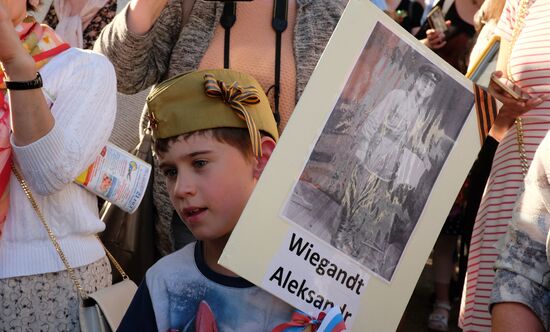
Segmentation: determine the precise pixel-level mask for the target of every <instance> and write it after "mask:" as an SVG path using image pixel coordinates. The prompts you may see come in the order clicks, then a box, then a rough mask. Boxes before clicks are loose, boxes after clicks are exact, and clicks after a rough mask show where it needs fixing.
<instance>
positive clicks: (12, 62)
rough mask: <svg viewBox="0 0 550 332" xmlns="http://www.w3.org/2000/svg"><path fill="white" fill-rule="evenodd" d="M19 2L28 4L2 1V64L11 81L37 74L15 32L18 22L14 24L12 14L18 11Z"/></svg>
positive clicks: (0, 17) (0, 8)
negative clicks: (20, 76) (21, 76)
mask: <svg viewBox="0 0 550 332" xmlns="http://www.w3.org/2000/svg"><path fill="white" fill-rule="evenodd" d="M8 2H9V4H8ZM18 2H20V3H22V5H23V6H25V3H26V2H25V1H22V0H16V1H9V0H0V64H1V65H2V68H3V69H4V70H5V72H6V75H7V76H8V78H10V79H19V78H18V77H17V76H19V74H21V75H23V76H28V75H30V76H32V75H35V74H36V72H33V71H34V60H33V59H32V57H31V56H30V55H28V54H27V52H26V51H25V49H24V48H23V46H21V42H20V41H19V36H18V35H17V33H16V32H15V28H14V23H18V22H13V17H12V15H13V14H12V12H14V11H15V10H17V9H15V7H16V6H19V5H20V4H19V3H18ZM23 8H24V7H23ZM23 16H24V15H23ZM29 70H30V73H29ZM23 78H24V79H25V77H23ZM32 78H33V77H30V79H32Z"/></svg>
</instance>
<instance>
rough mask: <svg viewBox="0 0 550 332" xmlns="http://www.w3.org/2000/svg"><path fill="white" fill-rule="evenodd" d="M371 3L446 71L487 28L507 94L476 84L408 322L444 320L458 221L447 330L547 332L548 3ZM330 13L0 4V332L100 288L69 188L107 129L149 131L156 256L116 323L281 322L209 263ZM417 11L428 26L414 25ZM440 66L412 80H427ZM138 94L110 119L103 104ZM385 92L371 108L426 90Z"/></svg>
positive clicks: (68, 0)
mask: <svg viewBox="0 0 550 332" xmlns="http://www.w3.org/2000/svg"><path fill="white" fill-rule="evenodd" d="M373 2H374V3H375V4H376V5H377V6H378V7H380V9H382V10H384V11H385V12H386V13H388V14H389V15H390V16H391V17H392V18H394V19H395V20H396V21H397V22H398V23H400V24H401V25H402V26H403V27H404V28H405V29H406V30H407V31H408V32H410V33H411V34H413V35H414V36H415V37H416V38H417V39H418V40H419V41H420V43H422V44H423V45H424V46H425V47H427V48H429V49H431V50H433V51H434V52H436V53H437V54H438V55H439V56H440V57H442V58H443V59H444V60H445V61H447V62H448V63H450V64H451V65H452V66H453V67H455V68H456V69H457V70H458V71H460V72H462V73H463V74H465V73H466V72H467V70H468V65H469V64H470V65H471V64H473V63H475V62H476V61H477V59H478V58H479V56H480V55H481V54H482V53H483V50H484V49H485V47H486V45H488V43H489V42H490V41H491V39H492V37H493V36H499V37H500V52H499V55H498V63H497V69H496V72H495V74H494V75H495V76H496V77H497V78H500V79H505V80H507V81H508V82H509V83H510V84H513V85H514V86H515V87H516V88H517V89H520V90H522V91H523V92H524V95H523V96H524V98H523V97H522V98H521V99H516V98H514V97H513V96H511V95H510V94H509V93H508V92H507V91H506V90H505V89H503V88H502V87H501V86H499V85H497V84H495V83H494V82H491V83H490V84H489V87H488V90H489V93H490V94H491V95H492V96H493V97H494V98H496V99H497V100H499V101H500V102H501V103H502V105H501V106H500V109H499V113H498V116H497V117H496V119H495V120H494V122H493V125H492V127H491V129H490V131H489V133H488V136H487V138H486V140H485V142H484V143H483V146H482V148H481V150H480V151H479V156H478V160H477V161H476V163H475V164H474V165H473V166H472V169H471V171H470V174H469V176H468V179H466V181H465V185H464V186H463V190H462V191H461V194H460V195H459V197H457V199H456V201H455V204H454V205H453V208H452V210H451V211H450V213H449V216H448V217H447V220H446V221H445V226H444V227H443V231H442V232H441V234H440V235H439V238H438V240H437V242H436V244H435V247H434V253H433V265H434V294H435V296H434V304H433V311H432V313H431V314H430V316H429V317H426V320H427V323H426V325H427V327H428V328H429V329H431V330H435V331H446V330H447V329H448V328H449V326H448V325H449V322H448V319H449V310H450V309H451V302H452V296H451V287H450V284H451V279H452V278H453V271H454V262H453V256H454V255H455V252H456V250H457V242H459V239H460V241H464V237H462V238H460V236H461V235H464V232H465V231H464V230H465V229H466V230H470V229H471V231H468V234H466V235H467V236H466V238H468V239H470V238H471V240H468V241H467V242H468V248H469V254H468V263H467V265H466V266H464V268H465V269H466V270H465V280H464V286H463V292H462V293H463V294H462V304H461V311H460V319H459V325H460V327H461V328H462V329H463V330H464V331H490V330H495V331H514V330H525V331H545V330H549V329H550V312H549V311H548V308H550V306H549V304H550V292H549V291H548V288H549V284H548V280H547V279H548V275H550V274H549V273H548V272H550V264H549V261H550V259H549V258H550V256H549V255H550V249H549V246H550V240H549V239H550V237H548V235H549V228H550V222H549V220H550V211H549V203H550V191H549V180H548V179H549V175H550V174H549V172H550V166H549V165H548V159H549V158H550V157H549V156H548V154H550V137H549V138H545V137H546V136H547V135H546V134H547V131H548V130H549V129H550V116H549V115H548V114H547V112H548V110H549V109H550V100H549V99H548V98H550V97H549V96H550V95H549V93H550V79H549V77H550V56H549V55H550V37H548V36H550V34H549V33H547V32H548V31H550V21H548V20H547V19H546V12H547V10H548V6H549V5H548V3H547V2H545V1H544V0H484V1H483V0H441V1H439V2H434V1H422V0H402V1H389V0H377V1H373ZM346 3H347V1H346V0H339V1H337V0H288V1H286V0H285V1H281V0H254V1H250V2H249V1H243V2H241V1H203V0H131V1H120V0H43V1H39V0H0V65H1V67H0V144H1V149H0V168H1V169H0V310H1V312H2V313H1V314H0V330H1V331H11V330H13V331H17V330H30V331H39V330H53V331H79V330H80V324H81V323H80V319H79V301H80V300H81V296H82V294H90V293H93V292H95V291H97V290H99V289H102V288H106V287H108V286H110V285H111V284H112V276H111V265H110V263H109V260H108V259H107V256H106V254H105V250H104V247H103V246H102V244H101V241H100V240H99V239H98V237H97V236H96V234H98V233H101V232H102V231H103V230H104V229H105V224H104V223H103V221H102V220H101V219H100V217H99V210H98V201H97V197H96V196H95V195H94V194H93V193H91V192H89V191H88V190H86V189H85V188H83V187H81V186H79V185H77V184H76V183H75V182H74V181H73V180H74V179H75V178H76V177H77V176H78V175H79V174H81V173H82V171H84V170H85V169H86V168H87V167H88V166H89V165H90V164H91V163H92V162H93V161H94V160H95V158H96V156H97V155H99V153H100V152H101V150H102V148H103V147H104V146H105V145H106V144H107V142H108V140H109V138H110V137H111V138H112V137H116V135H117V132H114V133H112V131H113V128H115V129H114V130H115V131H117V130H124V135H122V136H130V137H131V139H132V141H139V139H140V137H142V136H143V133H144V132H145V131H150V133H151V134H152V136H153V139H154V144H153V151H154V154H155V159H154V162H153V165H152V166H153V172H152V173H153V175H152V176H153V183H152V186H153V187H152V190H153V195H152V197H153V206H154V212H155V215H153V216H152V218H153V222H154V224H155V235H154V242H155V243H154V246H155V247H156V249H157V250H158V252H159V254H160V256H163V258H161V259H160V260H159V261H158V262H157V263H155V264H154V265H153V266H152V267H151V268H150V269H149V270H148V271H147V273H146V275H145V276H144V278H143V281H142V280H136V282H141V284H140V286H139V288H138V290H137V293H136V294H135V296H134V298H133V300H132V303H131V304H130V306H129V308H128V311H127V312H126V315H125V316H124V318H123V320H122V322H121V325H120V328H119V329H120V330H121V331H135V330H147V331H157V330H158V331H172V330H174V331H175V330H180V331H187V330H189V329H195V328H196V329H197V330H198V329H200V328H206V327H209V328H212V326H214V327H213V328H215V329H219V330H221V331H242V327H243V326H246V327H247V329H246V330H247V331H271V330H272V329H273V328H275V327H276V326H277V325H278V324H281V323H284V322H286V321H288V320H289V319H290V317H291V315H292V312H293V308H291V307H290V306H289V305H288V304H285V303H284V302H282V301H281V300H279V299H277V298H276V297H275V296H273V295H271V294H269V293H267V292H265V291H263V290H262V289H260V288H258V287H256V286H254V285H253V284H251V283H249V282H248V281H247V280H245V279H243V278H241V277H239V276H238V275H236V274H234V273H233V272H231V271H229V270H227V269H226V268H224V267H223V266H221V265H219V264H218V263H217V262H218V259H219V257H220V255H221V253H222V251H223V248H224V246H225V244H226V243H227V240H228V238H229V235H230V234H231V231H232V230H233V228H234V227H235V225H236V223H237V221H238V219H239V216H240V214H241V212H242V210H243V209H244V206H245V205H246V202H247V200H248V198H249V196H250V195H251V193H252V191H253V189H254V187H255V185H256V183H257V181H258V178H259V177H260V175H261V174H262V171H263V169H264V168H265V166H266V163H267V162H268V160H269V158H270V156H271V153H272V152H273V150H274V149H275V146H276V144H277V141H278V138H279V136H280V135H284V129H285V126H286V124H287V122H288V120H289V118H290V117H291V115H292V112H293V109H294V106H295V105H296V103H297V101H298V100H299V98H300V96H301V94H302V92H303V90H304V88H305V86H306V84H307V82H308V80H309V77H310V75H311V74H312V72H313V69H314V68H315V66H316V64H317V61H318V60H319V58H320V56H321V54H322V52H323V50H324V48H325V46H326V44H327V43H328V40H329V38H330V36H331V34H332V32H333V30H334V29H335V27H336V24H337V23H338V20H339V19H340V16H341V15H342V12H343V10H344V8H345V5H346ZM435 7H439V8H440V9H441V11H442V13H443V15H444V17H445V20H446V21H445V24H446V26H447V28H446V29H445V31H443V30H439V29H436V28H435V27H433V26H431V25H430V24H429V19H428V16H429V15H428V13H430V12H431V10H432V9H433V8H435ZM281 10H282V12H281ZM274 18H275V19H281V20H282V21H283V23H284V24H279V25H277V24H274V23H273V20H274ZM41 23H42V24H41ZM259 41H261V42H259ZM440 75H441V74H440V73H439V72H437V73H432V72H430V71H428V70H425V71H424V73H423V74H422V75H421V76H420V78H422V79H423V80H424V81H425V84H430V85H431V86H432V87H433V86H435V85H436V84H437V81H438V80H439V76H440ZM424 81H422V80H421V79H420V80H419V82H421V83H422V82H424ZM151 87H153V88H152V90H151V92H150V93H149V97H148V98H147V102H146V103H145V104H144V102H143V97H140V98H141V99H139V100H140V102H137V103H136V104H132V107H131V112H130V113H124V117H122V115H121V114H123V112H121V108H122V107H124V105H121V100H126V99H122V98H126V97H122V96H121V95H120V94H121V93H122V94H129V95H133V94H139V93H140V92H142V91H144V90H148V89H150V88H151ZM182 91H185V93H182ZM426 91H427V92H426ZM431 92H433V88H432V89H431V90H429V91H428V90H425V91H424V93H431ZM395 93H397V92H395ZM399 93H402V94H403V95H402V96H400V98H397V99H395V98H394V99H395V100H393V99H391V97H392V96H391V95H388V96H387V98H386V99H387V102H386V103H390V101H391V102H392V103H394V104H395V103H399V102H400V101H399V100H405V101H406V100H409V99H411V98H414V100H413V101H414V102H413V101H411V102H410V103H408V104H407V105H408V106H411V105H412V106H413V107H417V106H418V107H421V104H422V102H423V100H424V99H425V98H426V97H427V96H420V95H419V96H420V97H422V98H420V97H417V96H408V95H407V92H406V91H399ZM117 96H118V97H117ZM525 96H526V97H525ZM117 98H118V105H117ZM388 98H389V99H388ZM407 98H408V99H407ZM386 99H385V100H386ZM411 100H412V99H411ZM224 103H227V104H229V105H231V106H230V107H227V106H226V105H224ZM136 105H137V106H136ZM396 107H397V109H398V108H399V107H403V105H397V106H396ZM117 108H118V111H117ZM199 108H200V109H199ZM394 108H395V107H394ZM383 109H384V108H383V107H382V108H378V109H377V110H379V111H380V110H383ZM176 110H177V111H176ZM181 110H184V111H181ZM198 112H202V113H201V116H197V114H198ZM128 114H130V115H129V116H128V117H126V116H127V115H128ZM373 114H374V113H373ZM411 114H412V113H411ZM372 116H375V117H376V116H378V117H380V118H383V117H384V116H385V115H384V113H383V112H382V113H380V114H374V115H372ZM411 116H412V115H411ZM116 121H118V126H115V122H116ZM138 123H140V125H137V124H138ZM121 128H122V129H121ZM129 128H132V129H131V130H130V129H129ZM405 128H406V127H403V128H400V129H399V130H400V131H403V130H406V129H405ZM119 135H120V133H119ZM377 148H379V149H380V147H377ZM382 148H384V147H382ZM125 149H127V150H128V147H125ZM386 152H387V151H386ZM395 153H396V154H395V158H397V156H398V154H399V151H397V150H396V152H395ZM531 164H532V165H531ZM367 166H368V165H366V166H365V167H367ZM468 166H469V165H467V167H468ZM388 171H389V170H388V169H384V168H383V167H382V168H381V169H378V170H377V172H378V173H377V174H383V173H385V172H388ZM28 190H30V191H31V192H32V195H30V194H28ZM227 193H231V194H230V195H228V194H227ZM30 196H32V197H33V198H31V197H30ZM474 216H475V218H474ZM467 225H470V227H467ZM45 228H46V229H45ZM55 238H57V240H54V239H55ZM341 241H342V243H340V244H339V245H340V246H345V245H346V243H344V242H345V241H346V240H345V239H341ZM57 242H59V245H60V246H61V247H62V248H63V249H62V250H60V249H59V248H56V245H55V243H57ZM60 256H61V259H60ZM66 261H68V262H70V266H72V267H68V264H67V263H66ZM74 276H76V278H78V279H79V280H80V288H79V289H76V288H75V287H74V284H73V283H74V279H75V277H74ZM77 288H78V287H77ZM197 288H200V289H204V290H205V291H204V292H196V291H195V289H197ZM205 294H206V295H205ZM184 303H185V305H183V304H184ZM240 313H242V314H240ZM213 317H215V319H214V318H213Z"/></svg>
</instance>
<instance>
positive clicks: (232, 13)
mask: <svg viewBox="0 0 550 332" xmlns="http://www.w3.org/2000/svg"><path fill="white" fill-rule="evenodd" d="M236 20H237V5H236V4H235V2H233V1H228V2H226V3H225V5H224V6H223V12H222V17H221V18H220V24H221V25H222V27H223V29H224V30H225V38H224V46H223V68H226V69H227V68H229V46H230V40H231V27H232V26H233V25H234V24H235V21H236Z"/></svg>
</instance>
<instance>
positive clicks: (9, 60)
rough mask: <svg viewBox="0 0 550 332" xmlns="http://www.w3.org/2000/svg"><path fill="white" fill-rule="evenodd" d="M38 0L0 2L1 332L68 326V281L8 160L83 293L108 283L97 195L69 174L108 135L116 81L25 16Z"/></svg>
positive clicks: (92, 58) (71, 301) (99, 61)
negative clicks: (24, 185) (96, 236)
mask: <svg viewBox="0 0 550 332" xmlns="http://www.w3.org/2000/svg"><path fill="white" fill-rule="evenodd" d="M33 2H35V3H33ZM37 3H38V0H30V1H26V0H0V64H1V65H2V67H1V68H0V197H1V198H0V310H1V311H0V330H1V331H4V330H25V331H26V330H31V331H38V330H49V331H75V330H79V324H78V323H79V322H78V296H77V293H76V290H75V287H74V285H73V282H72V281H71V280H70V279H69V277H68V274H67V272H66V271H64V270H65V267H64V265H63V263H62V262H61V260H60V258H59V256H58V254H57V253H56V251H55V249H54V246H53V244H52V242H50V239H49V237H48V235H47V233H46V230H45V229H44V227H43V225H42V224H41V222H40V220H39V218H38V217H37V214H36V212H35V211H34V209H33V207H32V206H31V204H30V203H29V201H28V200H27V198H26V196H25V194H24V192H23V190H22V189H21V186H20V184H19V182H18V180H17V179H16V178H15V176H14V174H13V173H10V164H11V162H10V160H13V163H14V164H15V165H16V167H17V168H18V169H19V170H20V172H21V173H22V174H23V176H24V178H25V179H26V181H27V182H28V184H29V186H30V189H31V190H32V192H33V195H34V197H35V199H36V201H37V203H38V206H39V207H40V209H41V210H42V213H43V215H44V217H45V219H46V221H47V222H48V223H49V225H50V227H51V228H52V230H53V233H54V234H55V235H56V237H57V239H58V241H59V243H60V245H61V247H62V249H63V251H64V253H65V255H66V256H67V259H68V261H69V262H70V264H71V265H72V267H73V268H75V271H76V275H77V277H78V278H80V282H81V284H82V285H83V288H84V291H86V292H92V291H95V290H96V289H99V288H102V287H106V286H108V285H109V284H110V283H111V274H110V266H109V262H108V260H107V259H106V258H105V252H104V251H103V248H102V246H101V244H100V242H99V241H98V240H97V239H96V238H95V236H94V235H95V234H96V233H98V232H100V231H102V230H103V229H104V225H103V223H102V222H101V220H100V219H99V218H98V211H97V200H96V197H95V196H94V195H93V194H91V193H90V192H88V191H86V190H85V189H83V188H81V187H79V186H78V185H76V184H75V183H73V179H74V178H75V177H76V176H78V175H79V174H80V173H81V172H82V171H83V170H85V169H86V168H87V166H89V165H90V164H91V163H92V162H93V160H94V159H95V157H96V156H97V155H98V154H99V152H100V150H101V149H102V147H103V146H104V145H105V144H106V142H107V139H108V137H109V135H110V132H111V129H112V126H113V121H114V117H115V112H116V79H115V74H114V70H113V68H112V66H111V64H110V63H109V61H108V60H106V59H105V58H104V57H103V56H101V55H98V54H95V53H92V52H89V51H82V50H78V49H74V48H69V47H68V45H67V44H66V43H64V42H63V41H61V40H60V39H59V38H58V37H57V36H56V35H55V33H54V32H53V30H51V29H49V28H48V27H45V26H40V25H39V24H36V22H33V20H32V19H28V18H25V16H26V10H27V9H28V7H29V5H37ZM14 27H15V29H14ZM20 39H21V41H20ZM29 53H30V54H32V55H33V56H32V57H31V56H30V55H29ZM37 68H38V72H39V74H37ZM40 77H41V78H42V82H43V83H42V82H40ZM10 120H11V121H10ZM10 122H11V124H10ZM8 200H9V204H8ZM2 226H3V227H2Z"/></svg>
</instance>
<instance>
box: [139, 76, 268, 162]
mask: <svg viewBox="0 0 550 332" xmlns="http://www.w3.org/2000/svg"><path fill="white" fill-rule="evenodd" d="M147 107H148V112H149V115H148V117H149V125H150V127H151V129H152V135H153V138H155V139H161V138H168V137H173V136H178V135H182V134H186V133H191V132H194V131H198V130H206V129H214V128H224V127H229V128H247V129H248V130H249V133H250V138H251V142H252V149H253V151H254V154H255V155H256V156H259V155H261V150H260V147H259V146H258V145H259V140H260V139H261V136H260V132H259V131H260V130H261V131H263V132H265V133H267V134H268V135H270V136H271V137H272V138H273V139H274V140H275V141H277V140H278V138H279V133H278V131H277V124H276V122H275V118H274V117H273V112H272V111H271V107H270V106H269V101H268V99H267V96H266V95H265V93H264V92H263V90H262V87H261V85H260V84H259V83H258V81H256V79H254V78H253V77H252V76H250V75H248V74H245V73H241V72H237V71H234V70H230V69H211V70H200V71H193V72H189V73H185V74H181V75H178V76H175V77H173V78H171V79H169V80H167V81H164V82H162V83H160V84H158V85H157V86H156V87H155V88H153V89H152V90H151V92H150V93H149V95H148V96H147Z"/></svg>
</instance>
